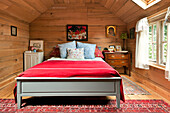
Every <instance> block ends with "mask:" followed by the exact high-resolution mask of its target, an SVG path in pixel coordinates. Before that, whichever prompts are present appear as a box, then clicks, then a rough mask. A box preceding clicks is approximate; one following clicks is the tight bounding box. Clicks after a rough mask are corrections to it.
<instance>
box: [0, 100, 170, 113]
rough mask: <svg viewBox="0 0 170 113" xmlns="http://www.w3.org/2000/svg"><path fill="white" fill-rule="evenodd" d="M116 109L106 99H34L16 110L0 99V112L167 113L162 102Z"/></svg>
mask: <svg viewBox="0 0 170 113" xmlns="http://www.w3.org/2000/svg"><path fill="white" fill-rule="evenodd" d="M120 106H121V108H119V109H117V108H116V101H115V100H108V99H106V97H41V98H40V97H36V98H29V99H24V100H23V104H22V108H21V109H19V110H18V109H17V105H16V104H15V102H14V99H0V112H1V113H2V112H10V113H13V112H31V113H33V112H159V113H169V112H168V111H170V105H168V103H166V102H164V101H163V100H126V102H125V103H123V102H121V105H120Z"/></svg>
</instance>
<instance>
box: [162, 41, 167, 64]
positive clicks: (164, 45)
mask: <svg viewBox="0 0 170 113" xmlns="http://www.w3.org/2000/svg"><path fill="white" fill-rule="evenodd" d="M166 54H167V43H164V44H163V62H166Z"/></svg>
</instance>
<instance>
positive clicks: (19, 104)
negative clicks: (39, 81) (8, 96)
mask: <svg viewBox="0 0 170 113" xmlns="http://www.w3.org/2000/svg"><path fill="white" fill-rule="evenodd" d="M21 102H22V97H21V96H20V95H17V107H18V109H20V108H21Z"/></svg>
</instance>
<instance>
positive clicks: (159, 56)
mask: <svg viewBox="0 0 170 113" xmlns="http://www.w3.org/2000/svg"><path fill="white" fill-rule="evenodd" d="M167 31H168V26H167V25H165V24H164V21H158V22H156V23H151V24H150V26H149V60H150V61H151V62H155V63H157V64H161V65H165V64H166V57H167V40H168V32H167Z"/></svg>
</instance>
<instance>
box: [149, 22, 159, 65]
mask: <svg viewBox="0 0 170 113" xmlns="http://www.w3.org/2000/svg"><path fill="white" fill-rule="evenodd" d="M154 25H156V41H154ZM150 26H152V30H151V31H152V40H151V41H150V40H149V43H151V45H152V59H150V58H149V61H150V62H154V63H156V61H157V57H156V60H154V44H156V48H157V24H156V22H153V23H150V24H149V27H150ZM156 54H157V49H156Z"/></svg>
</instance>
